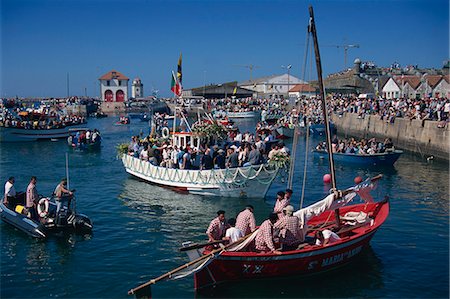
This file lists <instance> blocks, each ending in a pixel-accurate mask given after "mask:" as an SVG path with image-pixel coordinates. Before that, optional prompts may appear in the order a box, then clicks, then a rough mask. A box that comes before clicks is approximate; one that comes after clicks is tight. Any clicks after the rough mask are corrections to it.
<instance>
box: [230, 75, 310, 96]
mask: <svg viewBox="0 0 450 299" xmlns="http://www.w3.org/2000/svg"><path fill="white" fill-rule="evenodd" d="M302 83H306V82H305V81H303V80H300V79H299V78H297V77H294V76H292V75H289V74H283V75H273V76H268V77H262V78H257V79H253V80H248V81H244V82H241V83H239V84H238V85H239V87H242V88H246V89H249V90H253V91H254V92H256V93H257V94H258V95H260V96H281V95H283V96H287V95H288V91H289V90H290V89H291V87H293V86H294V85H296V84H302Z"/></svg>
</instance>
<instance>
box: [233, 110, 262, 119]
mask: <svg viewBox="0 0 450 299" xmlns="http://www.w3.org/2000/svg"><path fill="white" fill-rule="evenodd" d="M227 117H228V118H257V117H259V112H257V111H244V112H227Z"/></svg>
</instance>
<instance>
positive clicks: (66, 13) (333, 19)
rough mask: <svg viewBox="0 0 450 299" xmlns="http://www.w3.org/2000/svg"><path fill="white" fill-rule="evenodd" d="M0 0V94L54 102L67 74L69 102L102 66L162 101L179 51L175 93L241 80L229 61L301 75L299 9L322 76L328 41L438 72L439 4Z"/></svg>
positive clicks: (327, 66)
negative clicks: (311, 19)
mask: <svg viewBox="0 0 450 299" xmlns="http://www.w3.org/2000/svg"><path fill="white" fill-rule="evenodd" d="M0 1H1V9H0V10H1V19H0V25H1V49H0V50H1V85H0V90H1V94H0V96H1V97H14V96H16V95H17V96H19V97H64V96H66V94H67V86H66V81H67V74H69V78H70V80H69V82H70V85H69V86H70V95H79V96H82V95H84V94H85V91H86V92H87V94H88V95H89V96H98V80H97V79H98V78H99V77H100V76H101V75H103V74H104V73H106V72H108V71H110V70H112V69H115V70H117V71H119V72H121V73H123V74H124V75H126V76H128V77H129V78H130V79H133V78H135V77H140V78H141V80H142V81H143V83H144V90H145V93H146V95H149V94H150V93H151V90H152V89H158V90H159V91H160V92H159V95H161V96H170V95H171V92H170V76H171V74H170V72H171V71H172V70H174V71H176V64H177V60H178V56H179V54H180V52H182V53H183V85H184V87H185V88H192V87H199V86H203V84H204V82H206V83H207V84H209V83H222V82H228V81H235V80H237V81H244V80H248V79H249V70H248V69H247V68H245V67H240V66H237V65H250V64H253V65H257V66H259V68H255V69H254V70H253V78H256V77H261V76H267V75H273V74H281V73H283V72H285V70H283V69H282V68H281V65H288V64H292V66H293V67H292V69H291V74H293V75H294V76H297V77H300V78H302V74H301V73H302V72H301V70H302V67H303V57H304V48H305V46H304V45H305V42H306V26H307V23H308V5H309V4H312V5H313V7H314V13H315V17H316V25H317V30H318V38H319V45H322V46H321V55H322V65H323V71H324V74H325V75H327V74H330V73H333V72H337V71H340V70H342V69H343V68H344V50H343V49H341V48H336V47H330V46H328V45H343V44H359V45H360V48H355V49H349V50H348V60H347V65H348V66H349V65H350V64H352V62H353V60H354V59H355V58H356V57H359V58H360V59H361V60H362V61H368V60H370V61H374V62H375V63H376V64H377V65H380V66H389V65H390V64H391V63H393V62H394V61H396V62H399V63H400V64H401V65H402V66H405V65H410V64H418V65H419V67H435V68H441V67H442V63H443V61H444V60H446V59H448V58H449V57H448V56H449V3H448V1H447V0H429V1H426V0H421V1H419V0H416V1H413V0H395V1H387V0H379V1H365V0H347V1H337V0H335V1H309V2H307V1H302V0H297V1H280V0H278V1H277V0H272V1H269V0H268V1H250V0H247V1H246V0H243V1H242V0H241V1H224V0H222V1H219V0H210V1H206V0H201V1H200V0H198V1H190V0H187V1H176V0H168V1H151V0H0ZM313 72H314V71H313ZM315 77H316V76H315V75H314V74H310V73H309V72H307V75H306V78H305V79H306V80H308V79H315Z"/></svg>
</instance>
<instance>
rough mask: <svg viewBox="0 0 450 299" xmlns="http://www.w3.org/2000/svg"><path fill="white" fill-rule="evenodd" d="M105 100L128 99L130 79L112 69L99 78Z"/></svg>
mask: <svg viewBox="0 0 450 299" xmlns="http://www.w3.org/2000/svg"><path fill="white" fill-rule="evenodd" d="M98 80H99V81H100V92H101V99H102V101H103V102H122V103H123V102H124V101H125V100H127V99H128V81H129V79H128V78H127V77H126V76H124V75H123V74H121V73H119V72H117V71H115V70H112V71H110V72H108V73H106V74H104V75H103V76H101V77H100V78H99V79H98Z"/></svg>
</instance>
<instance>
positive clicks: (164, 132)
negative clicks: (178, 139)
mask: <svg viewBox="0 0 450 299" xmlns="http://www.w3.org/2000/svg"><path fill="white" fill-rule="evenodd" d="M169 133H170V131H169V128H168V127H164V128H162V130H161V135H162V137H163V138H169Z"/></svg>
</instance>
